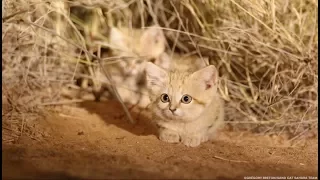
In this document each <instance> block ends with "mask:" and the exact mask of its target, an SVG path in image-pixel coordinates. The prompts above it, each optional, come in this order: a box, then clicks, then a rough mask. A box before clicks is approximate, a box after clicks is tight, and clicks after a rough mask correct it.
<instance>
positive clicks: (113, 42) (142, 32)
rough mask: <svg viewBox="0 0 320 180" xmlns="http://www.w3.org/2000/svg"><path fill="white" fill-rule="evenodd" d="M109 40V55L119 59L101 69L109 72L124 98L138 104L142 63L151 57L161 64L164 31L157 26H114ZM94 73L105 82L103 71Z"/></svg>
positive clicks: (142, 77)
mask: <svg viewBox="0 0 320 180" xmlns="http://www.w3.org/2000/svg"><path fill="white" fill-rule="evenodd" d="M109 39H110V41H109V45H110V47H111V52H112V53H111V56H114V57H119V58H116V61H114V62H112V61H109V62H108V63H109V65H105V66H104V68H105V69H106V70H108V71H109V72H110V73H111V76H112V79H113V80H114V82H115V83H116V86H117V90H118V92H119V95H120V96H121V97H122V99H123V101H124V102H127V103H130V104H137V103H138V101H139V100H140V95H139V92H140V88H141V87H140V86H141V85H142V84H144V81H145V75H144V63H145V62H146V61H151V60H155V61H154V62H155V63H156V64H159V63H161V62H160V61H161V60H160V59H159V58H158V57H159V56H160V54H162V53H163V52H164V50H165V41H166V40H165V37H164V34H163V32H162V30H161V29H160V28H158V27H157V26H151V27H149V28H147V29H129V28H115V27H113V28H111V29H110V35H109ZM100 71H101V70H100ZM97 74H98V75H97V76H98V78H99V79H100V80H102V81H107V80H106V78H105V77H104V74H103V73H100V72H99V71H98V73H97ZM147 99H148V98H147ZM143 104H146V103H143ZM143 106H145V105H143Z"/></svg>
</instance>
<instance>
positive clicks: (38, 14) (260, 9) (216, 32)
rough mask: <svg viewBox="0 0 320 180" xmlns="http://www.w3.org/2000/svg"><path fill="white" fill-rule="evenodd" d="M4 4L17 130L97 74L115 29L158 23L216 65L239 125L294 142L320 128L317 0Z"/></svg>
mask: <svg viewBox="0 0 320 180" xmlns="http://www.w3.org/2000/svg"><path fill="white" fill-rule="evenodd" d="M4 10H5V12H4V14H3V26H2V30H3V32H2V40H3V44H2V52H3V54H2V56H3V57H2V65H3V69H2V75H3V84H2V85H3V88H2V92H3V93H2V96H3V98H4V99H5V100H6V101H4V102H3V105H7V106H4V107H7V108H5V109H3V113H2V114H3V115H2V116H3V119H4V121H3V125H4V128H7V129H11V130H12V129H14V128H10V127H12V125H13V124H17V127H20V126H21V122H22V121H28V119H29V117H32V116H29V114H30V113H31V114H32V113H33V114H35V112H39V109H41V107H42V106H41V104H44V103H50V102H59V101H60V100H61V89H62V88H63V87H67V86H68V87H74V86H75V85H76V80H77V79H79V77H86V78H90V77H92V76H93V70H92V69H93V68H94V67H95V66H97V64H95V63H93V60H94V59H99V57H98V58H97V57H95V56H94V55H93V54H96V56H100V54H101V49H102V48H108V47H107V43H105V42H106V41H107V34H108V27H110V26H116V25H118V24H122V25H125V26H129V27H136V28H141V27H145V26H149V25H152V24H154V23H156V24H159V25H160V26H161V27H163V29H164V31H165V34H166V36H167V38H168V47H169V48H171V49H174V50H175V51H178V52H184V53H190V52H194V53H197V54H198V55H199V56H209V57H210V61H211V63H212V64H214V65H216V66H217V68H218V69H219V71H220V75H221V88H220V91H221V94H222V96H223V98H224V99H225V100H226V102H227V111H226V115H227V120H228V122H229V124H230V125H231V126H232V127H233V128H237V129H238V128H240V129H246V130H252V131H255V132H261V133H270V134H274V133H276V134H281V133H282V132H287V133H289V134H290V135H291V137H292V138H294V139H297V138H299V137H305V135H306V133H307V132H313V131H314V132H316V129H317V126H318V121H317V118H318V115H317V110H318V106H317V104H318V101H317V96H318V91H317V88H318V16H317V13H318V2H317V1H314V0H307V1H298V0H290V1H289V0H285V1H283V0H273V1H263V0H256V1H252V0H241V1H235V0H227V1H208V0H201V1H196V0H182V1H176V0H159V1H150V0H144V1H143V0H139V1H138V0H130V1H129V0H118V1H101V0H95V1H84V0H78V1H71V0H70V1H63V0H59V1H54V2H53V1H52V2H49V1H48V2H46V1H40V0H19V1H9V0H7V1H5V9H4ZM97 52H98V53H97ZM93 83H95V81H93ZM5 103H7V104H5ZM8 114H10V116H9V115H8ZM13 114H20V116H16V115H15V116H14V115H13ZM17 119H21V120H17ZM16 129H17V130H15V131H17V132H20V131H21V128H16ZM13 134H15V133H13ZM12 136H14V137H15V136H16V135H12ZM9 139H10V138H9Z"/></svg>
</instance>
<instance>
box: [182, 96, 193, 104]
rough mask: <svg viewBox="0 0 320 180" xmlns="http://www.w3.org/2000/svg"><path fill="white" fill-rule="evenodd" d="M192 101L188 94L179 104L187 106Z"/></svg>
mask: <svg viewBox="0 0 320 180" xmlns="http://www.w3.org/2000/svg"><path fill="white" fill-rule="evenodd" d="M191 101H192V97H191V96H189V95H188V94H185V95H183V96H182V98H181V102H182V103H184V104H189V103H190V102H191Z"/></svg>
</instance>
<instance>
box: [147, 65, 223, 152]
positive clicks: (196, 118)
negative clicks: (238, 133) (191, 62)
mask: <svg viewBox="0 0 320 180" xmlns="http://www.w3.org/2000/svg"><path fill="white" fill-rule="evenodd" d="M146 79H147V87H148V90H149V96H150V100H151V108H150V109H151V111H152V114H153V115H152V118H153V120H154V122H155V123H156V124H157V126H158V128H159V139H160V140H162V141H165V142H169V143H178V142H182V143H183V144H185V145H186V146H190V147H196V146H198V145H200V144H201V143H202V142H205V141H207V140H208V139H210V138H212V137H213V136H214V134H215V132H216V130H217V129H218V128H219V127H220V126H221V125H222V124H223V119H224V107H223V105H224V103H223V101H222V99H220V97H219V94H218V92H217V83H218V71H217V70H216V68H215V67H214V66H213V65H209V66H206V67H204V68H200V69H195V68H190V69H187V68H183V69H179V67H178V66H176V67H171V68H170V70H169V71H166V70H164V69H162V68H160V67H159V66H157V65H155V64H153V63H151V62H148V63H147V64H146Z"/></svg>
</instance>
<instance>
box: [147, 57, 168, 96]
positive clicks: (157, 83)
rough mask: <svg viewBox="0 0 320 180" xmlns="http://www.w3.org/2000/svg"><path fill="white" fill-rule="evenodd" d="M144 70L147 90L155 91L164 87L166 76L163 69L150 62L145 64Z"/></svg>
mask: <svg viewBox="0 0 320 180" xmlns="http://www.w3.org/2000/svg"><path fill="white" fill-rule="evenodd" d="M145 70H146V80H147V87H148V88H149V89H152V90H156V89H159V88H161V87H163V86H165V84H166V82H167V77H168V74H167V72H166V71H165V70H164V69H162V68H160V67H159V66H157V65H155V64H153V63H151V62H146V66H145Z"/></svg>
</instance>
